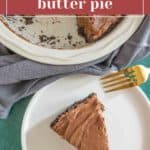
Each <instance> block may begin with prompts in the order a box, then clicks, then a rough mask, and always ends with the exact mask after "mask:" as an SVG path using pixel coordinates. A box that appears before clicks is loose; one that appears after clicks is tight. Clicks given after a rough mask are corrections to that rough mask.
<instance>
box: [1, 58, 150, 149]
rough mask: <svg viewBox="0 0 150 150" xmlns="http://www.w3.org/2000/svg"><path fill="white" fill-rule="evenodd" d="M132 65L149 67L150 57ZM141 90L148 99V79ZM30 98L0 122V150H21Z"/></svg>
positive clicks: (14, 108) (149, 83) (24, 100)
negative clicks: (23, 121)
mask: <svg viewBox="0 0 150 150" xmlns="http://www.w3.org/2000/svg"><path fill="white" fill-rule="evenodd" d="M134 64H143V65H145V66H147V67H150V56H149V57H146V58H144V59H142V60H140V61H138V62H135V63H134ZM141 88H142V90H143V91H144V92H145V94H146V95H147V96H148V98H149V99H150V90H149V89H150V79H149V80H148V82H147V83H145V84H144V85H142V86H141ZM31 97H32V96H29V97H27V98H24V99H22V100H21V101H20V102H18V103H16V104H15V105H14V107H13V108H12V110H11V112H10V115H9V116H8V118H7V119H6V120H0V150H21V141H20V130H21V123H22V119H23V115H24V112H25V110H26V107H27V105H28V103H29V101H30V100H31Z"/></svg>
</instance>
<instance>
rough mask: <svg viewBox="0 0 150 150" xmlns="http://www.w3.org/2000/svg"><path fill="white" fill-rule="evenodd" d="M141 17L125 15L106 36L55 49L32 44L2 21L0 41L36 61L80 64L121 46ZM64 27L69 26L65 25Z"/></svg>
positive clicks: (141, 19) (0, 23)
mask: <svg viewBox="0 0 150 150" xmlns="http://www.w3.org/2000/svg"><path fill="white" fill-rule="evenodd" d="M143 17H144V16H126V17H125V19H123V21H122V22H121V23H120V24H119V25H118V26H117V27H116V28H115V29H114V30H113V31H112V32H110V33H109V34H108V36H105V37H104V38H102V39H101V40H98V41H97V42H95V43H93V44H90V45H88V46H85V47H83V48H80V49H74V50H72V49H68V50H57V49H50V48H44V47H41V46H37V45H34V44H32V43H30V42H28V41H26V40H24V39H23V38H20V37H19V36H17V35H16V34H14V33H13V32H11V31H10V30H9V29H8V28H7V27H6V26H5V25H4V23H2V22H0V41H1V42H2V43H3V44H4V45H6V46H7V47H9V48H10V49H11V50H13V51H14V52H16V53H18V54H20V55H22V56H24V57H27V58H29V59H32V60H35V61H38V62H42V63H48V64H56V65H70V64H80V63H85V62H89V61H92V60H95V59H98V58H100V57H103V56H104V55H107V54H109V53H110V52H112V51H113V50H115V49H116V48H118V47H119V46H121V45H122V44H123V43H124V42H125V41H127V40H128V39H129V38H130V37H131V36H132V35H133V33H134V32H135V31H136V30H137V28H138V27H139V25H140V24H141V22H142V21H143ZM66 29H67V30H69V29H70V28H69V27H68V26H67V25H66ZM72 30H73V29H72ZM54 32H56V30H54Z"/></svg>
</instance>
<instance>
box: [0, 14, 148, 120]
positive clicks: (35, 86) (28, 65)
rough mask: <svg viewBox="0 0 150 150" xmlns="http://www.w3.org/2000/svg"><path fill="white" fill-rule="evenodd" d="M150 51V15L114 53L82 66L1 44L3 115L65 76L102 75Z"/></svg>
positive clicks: (0, 110) (0, 108)
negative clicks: (41, 59) (36, 58)
mask: <svg viewBox="0 0 150 150" xmlns="http://www.w3.org/2000/svg"><path fill="white" fill-rule="evenodd" d="M149 54H150V16H147V17H145V20H144V22H143V23H142V25H141V26H140V28H139V29H138V30H137V32H136V33H135V34H134V35H133V36H132V37H131V38H130V39H129V40H128V41H127V42H126V43H125V44H124V45H122V46H121V47H120V48H118V49H117V50H115V51H114V52H113V53H111V54H109V55H107V56H105V57H103V58H101V59H98V60H95V61H92V62H89V63H85V64H80V65H70V66H56V65H45V64H40V63H37V62H33V61H31V60H28V59H25V58H23V57H21V56H18V55H16V54H13V53H11V52H10V51H9V50H8V49H7V48H5V47H4V46H3V45H0V118H6V117H7V115H8V113H9V111H10V109H11V107H12V106H13V104H14V103H15V102H17V101H19V100H20V99H21V98H23V97H25V96H28V95H31V94H33V93H35V92H36V91H37V90H39V89H40V88H42V87H43V86H45V85H47V84H49V83H51V82H53V81H55V80H57V79H59V78H61V77H64V76H66V75H70V74H77V73H85V74H93V75H101V74H104V73H106V72H107V71H110V70H116V69H121V68H123V67H125V66H127V65H128V64H130V63H131V62H132V61H134V60H137V59H140V58H143V57H145V56H148V55H149Z"/></svg>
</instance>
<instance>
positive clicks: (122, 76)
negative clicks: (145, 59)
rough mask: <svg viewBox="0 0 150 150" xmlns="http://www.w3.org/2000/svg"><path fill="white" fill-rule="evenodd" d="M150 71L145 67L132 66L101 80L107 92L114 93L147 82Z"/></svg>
mask: <svg viewBox="0 0 150 150" xmlns="http://www.w3.org/2000/svg"><path fill="white" fill-rule="evenodd" d="M149 73H150V69H149V68H146V67H144V66H143V65H136V66H132V67H129V68H126V69H123V70H120V71H118V72H114V73H111V74H109V75H106V76H103V77H102V78H101V80H102V85H103V87H104V91H105V92H113V91H117V90H121V89H126V88H130V87H134V86H139V85H141V84H143V83H144V82H146V81H147V79H148V76H149Z"/></svg>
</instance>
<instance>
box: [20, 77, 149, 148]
mask: <svg viewBox="0 0 150 150" xmlns="http://www.w3.org/2000/svg"><path fill="white" fill-rule="evenodd" d="M92 92H96V93H97V94H98V96H99V98H100V100H101V101H102V103H103V104H104V105H105V109H106V110H105V113H104V115H105V119H106V126H107V130H108V135H109V143H110V150H149V149H150V142H149V139H150V104H149V102H148V99H147V98H146V97H145V96H144V94H143V92H141V90H139V89H138V88H133V89H129V90H123V91H118V92H114V93H112V94H107V95H104V93H103V91H102V89H101V86H100V83H99V79H98V78H97V77H95V76H88V75H75V76H69V77H66V78H63V79H60V80H57V81H56V82H54V83H52V84H50V85H48V86H46V87H44V88H43V89H41V90H40V91H39V92H37V94H35V96H34V97H33V99H32V101H31V102H30V104H29V106H28V109H27V111H26V113H25V116H24V120H23V125H22V149H23V150H50V149H51V150H74V149H75V148H74V147H72V146H71V145H69V144H68V143H67V142H65V141H64V140H62V139H61V138H60V137H59V136H57V134H56V133H54V132H53V131H52V130H51V129H50V123H51V122H52V121H53V120H54V119H55V118H56V117H57V115H58V114H60V113H61V112H63V111H64V110H65V109H66V108H67V107H68V106H70V105H72V104H73V103H75V102H76V101H78V100H80V99H82V98H84V97H86V96H87V95H88V94H90V93H92Z"/></svg>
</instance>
